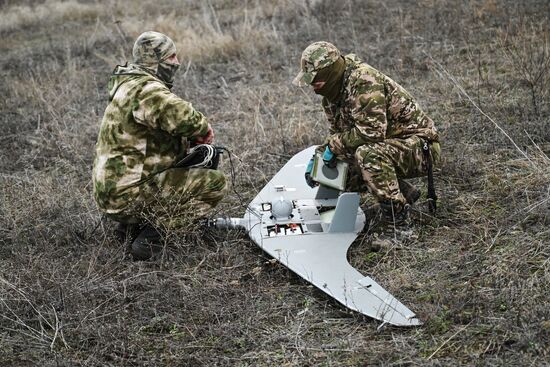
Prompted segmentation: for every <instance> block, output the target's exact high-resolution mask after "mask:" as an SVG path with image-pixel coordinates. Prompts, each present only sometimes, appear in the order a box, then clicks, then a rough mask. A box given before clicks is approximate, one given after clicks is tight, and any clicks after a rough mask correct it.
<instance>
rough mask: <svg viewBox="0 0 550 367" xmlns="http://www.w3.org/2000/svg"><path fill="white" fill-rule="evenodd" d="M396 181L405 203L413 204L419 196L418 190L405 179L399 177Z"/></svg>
mask: <svg viewBox="0 0 550 367" xmlns="http://www.w3.org/2000/svg"><path fill="white" fill-rule="evenodd" d="M397 182H398V183H399V190H400V191H401V194H403V196H404V197H405V200H407V203H408V204H409V205H413V204H414V203H415V202H416V201H417V200H418V199H419V198H420V190H418V189H417V188H416V187H414V185H411V184H410V183H408V182H407V181H405V180H402V179H399V180H397Z"/></svg>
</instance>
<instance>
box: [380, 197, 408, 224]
mask: <svg viewBox="0 0 550 367" xmlns="http://www.w3.org/2000/svg"><path fill="white" fill-rule="evenodd" d="M380 208H381V209H382V213H383V219H384V221H385V222H386V223H388V224H389V223H391V224H395V225H401V224H405V223H406V222H407V220H408V219H409V211H410V205H409V204H404V205H403V204H401V203H398V202H394V201H382V202H380Z"/></svg>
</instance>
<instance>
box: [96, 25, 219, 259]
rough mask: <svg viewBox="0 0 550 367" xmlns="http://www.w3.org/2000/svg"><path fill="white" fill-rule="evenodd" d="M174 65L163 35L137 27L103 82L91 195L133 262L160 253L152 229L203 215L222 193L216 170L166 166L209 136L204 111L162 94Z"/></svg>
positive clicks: (172, 51) (174, 58)
mask: <svg viewBox="0 0 550 367" xmlns="http://www.w3.org/2000/svg"><path fill="white" fill-rule="evenodd" d="M179 65H180V64H179V62H178V58H177V56H176V47H175V45H174V42H173V41H172V40H171V39H170V38H169V37H167V36H166V35H164V34H162V33H158V32H145V33H143V34H142V35H140V36H139V37H138V39H137V40H136V42H135V44H134V48H133V63H131V64H129V65H128V64H127V65H125V66H117V67H116V68H115V70H114V72H113V75H112V76H111V80H110V82H109V101H110V102H109V105H108V106H107V109H106V110H105V114H104V116H103V120H102V123H101V128H100V131H99V136H98V139H97V144H96V155H95V161H94V169H93V191H94V198H95V200H96V202H97V205H98V207H99V209H100V210H101V211H102V212H103V213H104V214H105V215H106V216H107V217H109V218H111V219H112V220H114V221H116V222H118V223H119V225H118V227H117V232H118V233H119V234H120V235H124V234H127V235H131V237H132V238H135V239H134V240H133V242H132V247H131V253H132V255H133V257H134V259H137V260H144V259H148V258H150V257H151V256H152V255H154V254H155V253H157V252H158V251H159V250H160V248H161V247H160V239H161V237H160V233H159V230H160V228H170V227H174V226H177V224H178V220H177V219H178V218H177V217H178V215H180V216H181V215H185V214H184V213H186V212H187V213H189V212H190V211H193V212H195V213H196V212H197V211H199V212H201V211H202V212H205V211H206V210H208V209H209V208H211V207H213V206H215V205H216V204H217V203H218V202H219V201H220V200H221V199H222V198H223V196H224V192H225V185H226V184H225V177H224V175H223V174H222V173H221V172H219V171H217V170H212V169H205V168H191V169H186V168H175V167H174V165H175V163H176V162H177V161H179V160H180V159H181V158H183V157H184V156H185V154H186V153H187V151H188V148H189V146H190V144H192V143H193V144H210V143H211V142H212V140H213V137H214V132H213V130H212V127H211V126H210V124H209V123H208V122H207V120H206V118H205V117H204V115H203V114H202V113H200V112H199V111H197V110H195V109H194V108H193V106H192V105H191V103H189V102H186V101H184V100H183V99H181V98H179V97H178V96H176V95H175V94H173V93H172V92H171V91H170V89H171V88H172V84H173V81H174V75H175V73H176V70H177V69H178V67H179ZM189 206H194V207H192V208H189ZM166 208H170V212H171V213H172V215H171V216H169V217H167V216H166V215H165V211H166ZM174 213H175V215H173V214H174ZM180 219H181V218H180ZM136 236H137V237H136Z"/></svg>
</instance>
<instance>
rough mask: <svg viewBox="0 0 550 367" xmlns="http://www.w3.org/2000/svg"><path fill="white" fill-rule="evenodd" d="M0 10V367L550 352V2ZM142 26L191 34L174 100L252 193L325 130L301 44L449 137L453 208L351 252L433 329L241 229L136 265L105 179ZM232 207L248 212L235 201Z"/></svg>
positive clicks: (166, 1)
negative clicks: (337, 293) (270, 251)
mask: <svg viewBox="0 0 550 367" xmlns="http://www.w3.org/2000/svg"><path fill="white" fill-rule="evenodd" d="M2 4H3V5H0V9H1V13H0V35H1V36H2V38H3V40H4V42H3V43H2V44H0V62H1V63H2V70H3V71H4V73H3V74H2V76H3V83H2V84H0V95H1V97H2V98H0V110H1V111H2V112H1V113H0V124H1V126H2V134H1V135H0V242H1V245H0V258H1V259H2V262H1V263H0V365H14V366H25V365H45V366H50V365H52V366H53V365H56V366H60V365H61V366H65V365H66V366H73V365H86V366H96V365H97V366H105V365H193V366H196V365H231V366H249V365H250V366H252V365H253V366H256V365H260V366H262V365H263V366H268V365H284V366H287V365H288V366H290V365H296V366H303V365H325V366H354V365H356V366H362V365H433V366H439V365H487V366H509V365H517V366H524V365H537V366H539V365H541V366H542V365H548V364H549V362H548V360H549V348H550V344H549V343H550V341H549V335H550V315H549V312H548V300H549V299H550V294H549V293H550V292H549V290H548V284H549V282H550V272H549V269H550V268H549V262H548V259H549V244H550V231H549V229H548V228H550V219H549V218H550V209H549V207H550V205H549V200H550V186H549V185H550V173H549V172H550V171H549V170H548V166H549V164H550V159H549V158H548V155H549V154H550V132H549V131H550V130H549V129H548V117H549V112H550V108H549V106H550V105H549V102H550V101H549V94H548V90H549V89H548V84H549V79H550V76H549V75H550V71H549V70H548V63H549V62H550V61H549V52H548V35H549V26H550V25H549V22H548V17H547V14H548V13H549V10H550V8H549V6H548V2H546V1H536V0H533V1H528V2H512V1H503V2H495V1H491V0H487V1H481V0H479V1H471V2H466V3H460V2H449V1H421V2H417V3H415V6H414V7H411V4H410V2H403V1H398V0H391V1H374V2H368V3H365V2H362V1H352V0H346V1H343V2H330V1H300V0H281V1H275V0H269V1H261V2H260V1H249V2H238V1H222V0H219V1H207V2H194V1H191V0H188V1H183V2H180V1H178V2H176V1H174V0H158V1H155V2H154V3H152V2H145V1H136V2H132V4H135V5H133V6H131V7H130V6H128V5H127V3H126V2H119V1H93V2H92V1H90V2H76V1H45V2H33V1H24V2H14V1H7V2H4V3H2ZM147 29H156V30H159V31H164V32H166V33H167V34H169V35H170V36H172V38H173V39H174V40H175V41H176V42H177V43H178V48H179V49H180V54H179V56H180V59H182V60H183V66H182V70H181V72H180V73H179V79H178V80H177V82H176V85H175V88H174V89H175V92H176V93H178V94H180V95H182V96H183V97H184V98H186V99H188V100H190V101H192V102H193V104H194V105H195V106H196V107H198V108H199V109H200V110H201V111H203V112H205V114H206V115H207V116H208V117H209V119H210V121H211V122H212V124H213V125H214V127H215V129H216V132H217V139H218V142H219V143H220V144H223V145H225V146H227V147H229V148H230V149H231V150H232V151H233V152H234V154H235V160H234V163H235V169H236V170H237V172H238V177H237V181H236V183H235V184H236V188H237V189H238V190H239V192H240V193H241V195H242V196H243V197H244V201H247V200H250V199H251V198H253V197H254V196H255V194H256V192H257V191H258V190H259V189H260V188H261V187H262V186H263V185H264V184H265V182H267V180H269V178H270V177H271V176H272V175H273V174H274V173H275V172H277V170H278V169H279V168H280V167H281V165H282V164H283V163H284V162H285V161H286V159H287V158H288V157H289V156H290V155H292V154H294V153H295V152H297V151H299V150H301V149H303V148H305V147H307V146H309V145H311V144H315V143H318V142H320V141H321V140H322V137H323V136H324V135H325V133H326V129H327V126H326V122H325V118H324V116H323V114H322V111H321V108H320V106H319V100H318V99H317V98H316V97H315V96H314V95H313V94H312V93H310V91H307V90H303V91H302V90H300V89H297V88H294V87H292V86H291V85H290V80H291V79H292V77H293V76H294V74H295V73H296V72H297V67H298V58H299V55H300V53H301V50H302V49H303V48H304V47H305V46H306V45H307V44H308V43H310V42H312V41H315V40H321V39H326V40H330V41H332V42H334V43H336V44H337V45H338V46H340V47H341V49H343V50H344V51H347V52H351V51H353V52H356V53H358V54H359V55H360V56H363V57H365V58H366V59H367V61H368V62H369V63H371V64H372V65H374V66H375V67H378V68H379V69H381V70H382V71H384V72H386V73H388V74H389V75H391V76H392V77H394V78H395V79H396V80H398V81H399V82H400V83H401V84H403V85H404V86H405V87H406V88H407V89H409V90H410V91H411V92H412V93H413V94H414V95H415V96H417V98H418V99H419V101H420V103H421V104H422V105H423V106H424V107H425V109H426V110H427V111H428V112H429V114H430V115H431V116H433V117H434V120H436V122H437V125H438V127H439V128H440V130H441V132H442V135H443V138H444V142H443V149H444V161H443V163H442V165H441V167H440V169H439V171H438V172H437V189H438V195H439V196H440V198H441V201H440V210H439V212H438V215H437V217H436V218H431V217H429V216H427V215H425V214H423V213H422V212H421V211H422V210H423V209H424V208H423V206H422V205H420V206H419V210H420V212H418V213H416V215H415V221H414V226H413V228H412V231H411V232H410V233H395V234H390V235H377V234H375V233H371V232H365V233H363V234H361V236H360V237H359V239H358V240H357V242H356V243H355V245H354V246H353V247H352V249H351V251H350V254H349V258H350V262H351V263H352V264H353V265H354V266H355V267H357V268H358V269H360V270H361V271H362V272H363V273H366V274H370V275H372V276H373V277H374V278H375V279H376V280H378V281H379V282H380V283H381V284H382V285H383V286H385V287H386V288H387V289H388V290H390V291H391V292H392V293H393V294H394V295H396V296H397V297H398V298H399V299H400V300H402V301H403V302H404V303H405V304H407V305H408V306H410V308H411V309H413V310H415V311H416V312H417V313H418V314H419V316H420V317H421V319H423V320H425V325H424V326H422V327H419V328H415V329H399V328H392V327H387V328H385V329H383V330H380V331H378V330H377V326H378V324H377V323H376V322H374V321H373V320H371V319H367V318H363V317H361V316H359V315H357V314H354V313H350V312H348V311H346V310H345V309H344V308H342V307H341V306H340V305H338V304H336V303H335V302H334V301H332V300H330V299H328V298H327V297H326V296H325V295H324V294H323V293H322V292H319V291H317V290H316V289H314V288H312V287H311V286H309V285H308V284H306V283H305V282H303V281H302V280H300V279H299V278H298V277H296V276H294V275H293V274H292V273H290V272H289V271H287V270H286V269H284V268H283V267H281V266H278V265H277V264H274V263H273V262H271V261H270V259H269V258H268V257H267V256H266V255H265V254H263V253H262V252H261V251H260V250H259V249H258V248H257V247H256V246H255V245H254V244H253V243H252V242H251V241H250V240H248V239H247V238H246V236H245V235H243V234H242V233H238V232H230V233H217V234H216V233H214V234H212V233H203V232H202V231H201V230H200V229H199V228H196V227H195V226H192V225H189V226H188V227H186V228H185V231H183V232H173V233H169V236H168V239H167V241H166V248H165V253H164V255H165V256H164V257H163V259H162V260H161V261H158V262H155V263H134V262H132V261H130V260H129V258H128V255H127V254H126V253H125V246H123V245H120V244H118V243H117V242H116V241H115V240H114V239H113V238H112V235H111V231H112V229H113V225H112V224H111V223H107V222H105V221H100V215H99V213H98V212H97V210H96V208H95V205H94V203H93V200H92V198H91V187H90V175H91V164H92V160H93V147H94V143H95V138H96V134H97V130H98V127H99V121H100V119H101V115H102V112H103V109H104V108H105V106H106V104H107V95H106V87H105V86H106V83H107V80H108V77H109V73H110V71H111V70H112V67H113V66H114V65H115V64H117V63H123V62H124V61H125V58H126V57H128V55H129V54H130V51H131V44H132V41H133V39H134V38H135V37H136V36H137V35H138V34H139V33H141V32H142V31H144V30H147ZM476 106H477V107H476ZM227 163H228V161H227V160H226V161H225V162H224V164H223V169H224V171H226V172H229V166H228V164H227ZM417 183H418V184H422V185H423V181H422V180H418V182H417ZM219 210H220V211H223V212H224V213H228V214H230V215H235V216H236V215H241V214H242V211H243V209H242V207H241V202H240V199H239V198H238V197H237V196H236V195H235V194H233V193H230V194H229V195H228V197H227V199H226V200H225V201H224V202H223V203H222V205H221V206H220V209H219Z"/></svg>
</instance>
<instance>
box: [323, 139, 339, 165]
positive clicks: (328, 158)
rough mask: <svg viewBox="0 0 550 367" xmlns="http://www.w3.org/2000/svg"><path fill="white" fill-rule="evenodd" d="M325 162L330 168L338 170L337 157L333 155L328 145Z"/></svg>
mask: <svg viewBox="0 0 550 367" xmlns="http://www.w3.org/2000/svg"><path fill="white" fill-rule="evenodd" d="M323 162H324V163H325V166H327V167H328V168H336V155H335V154H334V153H332V151H331V150H330V147H329V146H328V145H327V147H326V148H325V152H324V153H323Z"/></svg>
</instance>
